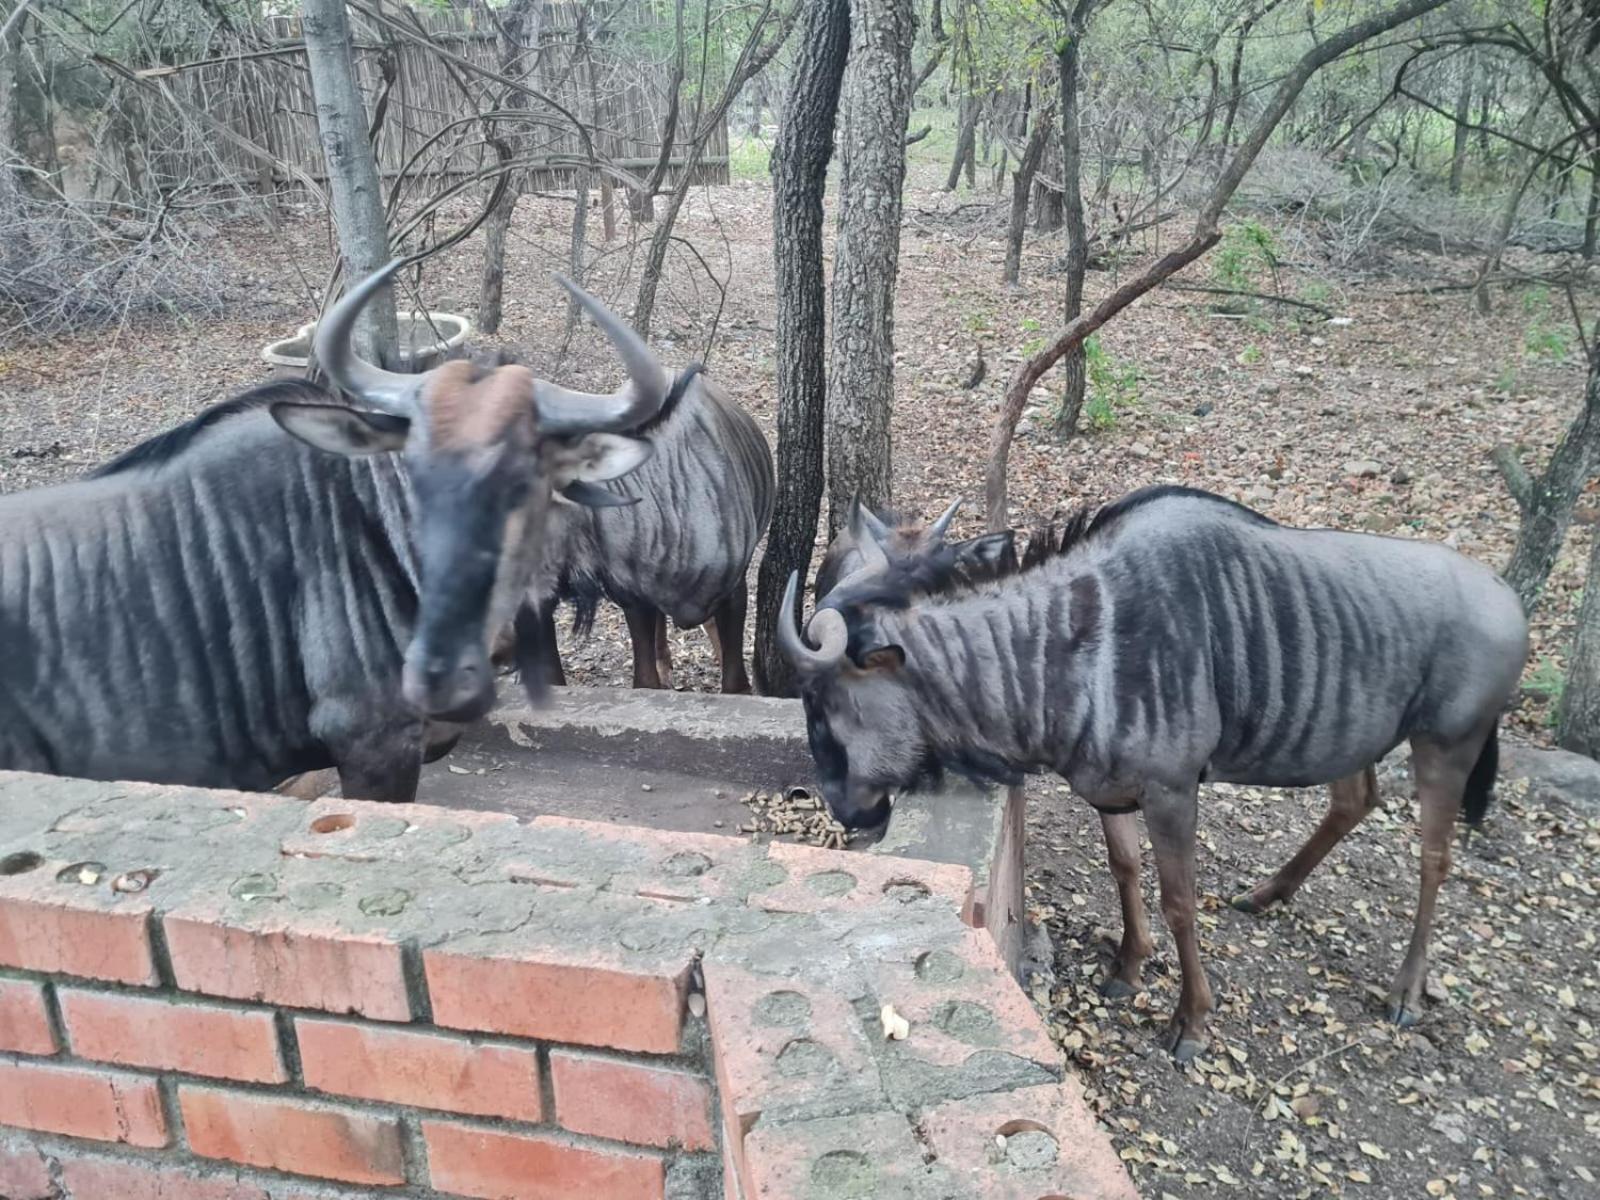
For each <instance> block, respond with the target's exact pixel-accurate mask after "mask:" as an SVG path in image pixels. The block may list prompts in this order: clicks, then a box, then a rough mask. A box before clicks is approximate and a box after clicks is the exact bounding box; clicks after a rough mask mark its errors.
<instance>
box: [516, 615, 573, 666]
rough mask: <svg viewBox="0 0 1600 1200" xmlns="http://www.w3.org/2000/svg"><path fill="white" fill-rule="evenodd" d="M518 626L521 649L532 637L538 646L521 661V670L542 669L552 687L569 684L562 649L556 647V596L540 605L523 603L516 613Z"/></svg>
mask: <svg viewBox="0 0 1600 1200" xmlns="http://www.w3.org/2000/svg"><path fill="white" fill-rule="evenodd" d="M516 625H517V643H518V646H519V649H520V648H521V644H522V643H523V642H524V641H525V640H527V639H528V638H529V637H530V636H531V638H532V640H533V642H534V646H535V649H534V653H533V655H532V656H531V657H529V658H528V659H527V660H526V662H523V663H521V665H522V669H523V670H524V671H527V670H534V669H536V670H538V671H541V672H542V673H543V674H544V681H545V682H546V683H547V684H549V685H550V686H551V687H566V686H567V673H566V672H565V671H563V670H562V669H561V651H560V649H559V648H558V647H557V646H556V601H555V597H553V596H552V597H551V598H550V599H548V600H546V601H545V602H544V603H542V604H538V605H533V604H524V605H523V606H522V607H521V609H519V610H518V612H517V622H516Z"/></svg>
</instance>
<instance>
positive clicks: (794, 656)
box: [778, 571, 850, 675]
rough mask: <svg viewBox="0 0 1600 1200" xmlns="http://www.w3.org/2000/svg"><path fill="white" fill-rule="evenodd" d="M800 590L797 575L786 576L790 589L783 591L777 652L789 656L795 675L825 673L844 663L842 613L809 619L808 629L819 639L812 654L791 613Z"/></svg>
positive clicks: (825, 613) (845, 642)
mask: <svg viewBox="0 0 1600 1200" xmlns="http://www.w3.org/2000/svg"><path fill="white" fill-rule="evenodd" d="M799 587H800V572H799V571H791V572H789V586H788V587H786V588H784V589H783V609H782V611H781V612H779V613H778V649H780V650H782V651H783V652H784V654H786V655H788V658H789V661H790V662H792V663H793V664H794V665H795V669H796V670H797V671H799V672H801V673H802V674H806V675H810V674H815V673H816V672H818V671H826V670H828V669H829V668H830V667H833V666H836V665H838V663H839V662H841V661H842V660H843V658H844V652H845V647H846V646H847V645H848V644H849V640H850V631H849V629H848V628H847V627H846V625H845V621H844V616H843V615H842V614H841V613H837V612H835V611H834V610H833V609H831V608H827V609H823V610H822V611H821V612H819V613H817V614H815V615H814V616H813V617H812V618H811V628H812V629H814V630H816V631H817V632H818V633H819V634H820V635H821V644H820V645H819V646H818V647H817V648H816V649H815V650H813V649H812V648H811V647H810V646H808V645H806V639H805V637H804V636H802V634H801V633H800V626H799V624H798V621H797V619H796V617H795V611H794V598H795V594H796V592H797V591H798V590H799Z"/></svg>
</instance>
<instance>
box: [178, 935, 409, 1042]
mask: <svg viewBox="0 0 1600 1200" xmlns="http://www.w3.org/2000/svg"><path fill="white" fill-rule="evenodd" d="M163 925H164V928H165V930H166V937H167V951H168V953H169V954H170V955H171V956H172V971H173V977H174V979H176V981H177V984H178V986H179V987H180V988H182V989H183V990H185V991H189V992H201V993H204V994H206V995H208V996H225V997H228V998H229V999H233V1000H251V1001H255V1002H257V1003H267V1004H283V1005H287V1006H289V1007H291V1008H316V1009H322V1010H323V1011H325V1012H333V1013H356V1014H358V1015H360V1016H363V1017H370V1018H372V1019H373V1020H377V1021H409V1020H410V1019H411V1002H410V999H409V998H408V997H407V995H406V982H405V974H404V971H403V968H402V965H401V952H400V946H399V945H398V944H397V943H396V942H394V941H392V940H390V939H388V938H385V937H381V936H372V935H365V936H364V935H355V934H347V933H341V932H339V931H338V930H336V929H332V928H328V927H322V928H318V927H314V926H310V925H306V926H298V925H297V926H294V927H286V926H282V925H277V926H264V927H261V928H257V929H246V928H242V927H240V926H236V925H226V924H222V923H221V922H220V921H219V920H217V919H216V917H215V916H214V915H211V914H206V913H197V914H194V915H190V914H189V913H188V912H184V913H171V914H168V916H167V917H166V920H165V921H164V922H163Z"/></svg>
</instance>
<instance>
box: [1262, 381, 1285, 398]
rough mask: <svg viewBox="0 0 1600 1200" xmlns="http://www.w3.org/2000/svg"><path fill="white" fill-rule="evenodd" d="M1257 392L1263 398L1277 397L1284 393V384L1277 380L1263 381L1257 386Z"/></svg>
mask: <svg viewBox="0 0 1600 1200" xmlns="http://www.w3.org/2000/svg"><path fill="white" fill-rule="evenodd" d="M1256 391H1257V392H1258V393H1260V394H1261V395H1263V396H1276V395H1277V394H1278V393H1279V392H1281V391H1283V384H1281V383H1279V382H1278V381H1277V380H1276V379H1263V380H1262V381H1261V382H1260V383H1258V384H1257V385H1256Z"/></svg>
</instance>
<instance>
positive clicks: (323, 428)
mask: <svg viewBox="0 0 1600 1200" xmlns="http://www.w3.org/2000/svg"><path fill="white" fill-rule="evenodd" d="M397 265H398V264H394V265H391V267H390V268H388V269H387V270H385V271H383V272H380V273H379V274H377V275H375V276H373V277H372V278H370V279H368V280H366V281H365V282H363V283H362V284H361V285H360V286H358V287H356V288H355V289H354V290H353V291H352V292H351V293H350V294H349V295H348V296H347V297H346V298H345V299H344V300H342V301H341V302H340V303H339V304H338V305H337V306H335V308H334V309H333V310H332V311H331V312H330V313H329V314H328V316H327V318H326V319H325V320H324V321H323V322H322V324H321V326H320V327H319V330H318V333H317V338H316V350H317V356H318V358H319V360H320V361H321V363H322V364H323V366H324V368H325V369H326V370H327V372H328V373H329V375H330V376H331V377H332V378H333V379H334V380H335V381H336V382H337V383H338V384H339V385H340V387H341V388H343V389H344V391H345V392H346V393H348V394H349V395H350V396H351V397H353V398H355V400H356V401H357V402H358V403H360V404H362V405H364V406H365V407H364V408H354V407H350V406H348V405H346V404H342V403H337V402H335V398H334V397H333V396H332V395H330V394H329V393H327V392H325V391H323V390H322V389H320V388H316V387H313V386H311V385H310V384H307V383H304V382H298V381H297V382H288V383H279V384H272V385H269V386H266V387H263V388H257V389H255V390H254V391H251V392H248V393H246V394H244V395H242V396H239V397H237V398H235V399H233V400H229V401H226V402H224V403H223V404H220V405H218V406H216V407H213V408H211V409H209V410H207V411H206V412H203V413H201V414H200V415H199V416H198V417H196V418H194V419H193V420H191V421H189V422H188V423H187V424H185V425H182V426H179V427H178V428H176V429H174V430H171V431H169V432H167V433H165V434H162V435H161V436H159V437H156V438H153V439H151V440H150V441H148V442H145V443H144V444H142V445H140V446H137V447H135V448H134V449H133V450H131V451H129V452H128V453H126V454H124V455H123V456H121V457H120V458H118V459H116V460H114V461H113V462H111V463H109V464H108V465H106V466H105V467H103V468H101V469H100V470H99V471H98V472H96V474H95V475H94V476H93V477H91V478H88V479H85V480H81V481H77V482H73V483H68V484H64V485H60V486H57V487H51V488H45V489H41V490H38V491H32V492H22V493H18V494H16V495H12V496H6V497H0V660H3V661H4V663H5V668H4V670H3V672H0V767H4V768H9V769H22V770H36V771H48V772H52V773H57V774H67V775H80V776H88V777H91V778H99V779H142V780H150V781H155V782H166V783H183V784H193V785H201V786H221V787H235V788H246V789H252V790H261V789H265V788H270V787H272V786H274V785H275V784H277V783H279V782H280V781H281V780H283V779H285V778H286V777H288V776H291V775H295V774H297V773H300V772H305V771H312V770H317V769H321V768H326V767H337V769H338V772H339V777H340V781H341V783H342V784H343V787H344V791H345V794H346V795H349V796H356V797H362V798H368V799H378V800H409V799H411V798H412V797H413V796H414V795H415V791H416V785H417V775H418V771H419V768H420V763H421V757H422V745H423V731H424V723H425V721H426V720H428V719H434V720H438V721H443V722H458V721H462V720H467V719H471V718H473V717H475V716H477V715H479V714H481V713H482V712H483V711H484V710H485V709H486V708H487V707H488V706H489V705H490V704H491V703H492V702H493V696H494V685H493V674H492V672H491V671H490V670H489V669H488V656H487V651H488V636H487V634H486V630H490V629H493V628H495V627H496V626H495V625H494V624H492V623H491V622H495V621H498V622H504V621H505V620H507V619H509V617H510V614H511V611H512V609H513V608H514V606H515V603H516V601H517V599H518V598H519V597H520V596H521V595H522V594H523V593H524V592H525V591H526V589H527V587H528V582H529V579H530V577H531V574H532V572H533V570H534V568H535V567H536V565H537V562H538V555H539V550H540V540H541V536H542V530H543V526H544V522H545V517H546V514H547V511H548V509H549V506H550V498H551V493H552V489H560V488H568V489H569V490H571V489H573V488H575V487H576V488H580V489H581V487H582V486H586V485H589V484H591V483H594V482H598V481H601V480H605V479H610V478H613V477H615V476H616V475H619V474H622V473H624V472H626V471H628V470H631V469H632V468H633V467H635V466H637V465H638V464H639V463H640V462H641V461H642V460H643V458H644V457H645V456H646V454H647V453H648V447H646V446H644V445H643V444H642V443H640V442H637V441H633V440H630V439H627V438H623V437H619V436H616V435H614V434H611V433H608V432H602V431H606V430H612V429H622V428H627V427H630V426H635V425H638V424H639V423H640V422H641V421H643V420H646V419H648V418H649V417H650V415H651V414H653V413H654V412H655V411H656V409H657V408H658V407H659V406H660V404H661V402H662V399H663V398H664V397H665V395H666V382H667V381H666V379H665V378H664V376H662V374H661V373H660V371H659V369H658V368H657V366H656V365H655V363H654V360H652V359H649V358H647V357H641V355H640V353H639V349H640V346H641V345H642V343H640V342H639V340H638V338H637V337H635V336H634V335H633V333H632V331H631V330H629V329H628V328H627V327H626V326H625V325H623V324H621V323H620V322H618V321H617V320H616V319H615V318H614V317H612V316H611V315H610V314H609V313H606V312H605V311H604V310H603V309H602V308H600V306H599V305H598V304H597V303H596V302H595V301H594V300H593V299H591V298H590V297H588V296H586V295H583V294H582V293H580V292H575V294H577V295H578V298H579V300H580V301H581V302H582V303H583V304H584V305H585V307H587V308H588V309H589V310H590V312H591V313H593V314H594V315H595V317H596V319H597V320H599V321H600V323H601V324H602V326H603V327H604V328H605V329H606V331H607V333H608V335H609V336H610V337H611V339H612V341H613V343H614V344H615V346H616V348H617V350H618V352H619V354H620V356H621V358H622V359H623V361H624V363H625V365H626V366H627V368H628V371H629V377H630V378H629V383H628V384H627V385H625V386H624V387H623V388H622V389H621V390H620V391H618V392H616V393H615V394H612V395H606V396H594V395H589V394H585V393H578V392H572V391H569V390H568V389H565V388H562V387H560V386H558V385H556V384H552V383H547V382H545V381H543V380H539V379H535V378H534V377H533V376H532V375H531V374H530V373H529V372H527V371H526V370H525V369H522V368H506V369H505V370H502V371H495V372H492V373H479V372H476V371H474V370H473V368H471V367H470V366H469V365H468V364H466V363H451V364H446V365H445V366H443V367H440V368H438V369H437V370H435V371H432V372H429V373H428V374H425V375H420V376H419V375H397V374H393V373H390V372H388V371H384V370H381V369H379V368H376V367H374V366H372V365H370V364H368V363H365V362H362V361H361V360H360V359H359V358H358V357H357V356H356V355H355V354H354V353H353V352H352V351H351V349H350V330H351V326H352V324H353V322H354V321H355V319H356V316H357V314H358V313H359V311H360V310H361V308H362V307H363V306H364V305H365V303H366V302H367V300H368V299H369V298H370V297H371V295H372V294H373V293H374V292H375V291H376V290H377V289H378V288H379V287H380V286H382V285H383V284H384V283H385V282H386V281H387V279H388V278H389V277H390V275H392V274H393V271H394V269H395V267H396V266H397ZM286 431H287V434H292V435H293V436H292V437H291V436H287V435H286Z"/></svg>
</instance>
